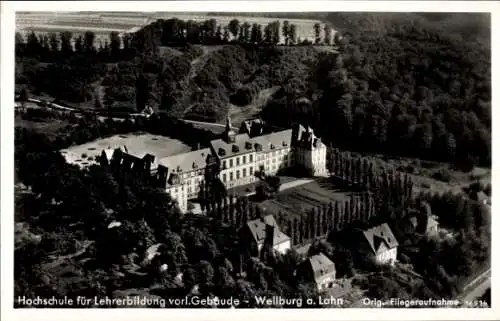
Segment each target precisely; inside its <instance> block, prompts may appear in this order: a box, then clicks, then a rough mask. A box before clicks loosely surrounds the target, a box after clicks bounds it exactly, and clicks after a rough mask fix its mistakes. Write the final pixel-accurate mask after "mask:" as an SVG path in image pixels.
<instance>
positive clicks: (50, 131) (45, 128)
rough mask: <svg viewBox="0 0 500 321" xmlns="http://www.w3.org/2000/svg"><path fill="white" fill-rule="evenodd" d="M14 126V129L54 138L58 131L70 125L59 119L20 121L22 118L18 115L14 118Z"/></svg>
mask: <svg viewBox="0 0 500 321" xmlns="http://www.w3.org/2000/svg"><path fill="white" fill-rule="evenodd" d="M14 124H15V126H16V127H19V128H26V129H30V130H34V131H36V132H38V133H43V134H45V135H47V136H49V137H51V136H56V135H57V134H58V131H59V130H61V129H63V128H64V127H66V126H68V125H71V124H70V123H69V122H68V121H66V120H61V119H50V120H43V121H33V120H26V119H22V117H21V116H19V115H16V116H15V120H14Z"/></svg>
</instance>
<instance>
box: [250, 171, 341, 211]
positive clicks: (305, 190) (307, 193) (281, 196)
mask: <svg viewBox="0 0 500 321" xmlns="http://www.w3.org/2000/svg"><path fill="white" fill-rule="evenodd" d="M349 194H350V192H348V191H345V190H341V189H338V188H336V187H335V186H333V185H332V184H331V183H330V181H329V180H328V179H327V178H317V179H315V181H313V182H311V183H308V184H304V185H301V186H298V187H295V188H290V189H287V190H285V191H283V192H280V193H278V195H277V196H276V198H275V199H268V200H265V201H263V202H260V203H258V204H259V206H260V207H261V208H262V209H263V210H264V211H265V212H268V213H273V214H277V213H279V212H281V213H283V214H285V213H286V214H287V215H290V216H299V215H302V214H303V213H304V211H307V210H309V209H311V208H313V207H317V206H318V205H320V204H329V203H330V202H331V201H346V200H348V199H350V195H349Z"/></svg>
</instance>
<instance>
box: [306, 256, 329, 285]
mask: <svg viewBox="0 0 500 321" xmlns="http://www.w3.org/2000/svg"><path fill="white" fill-rule="evenodd" d="M307 262H308V263H309V264H310V265H311V269H312V272H313V276H314V280H315V281H316V283H320V282H321V281H322V279H323V278H325V277H328V276H330V275H331V274H332V273H333V274H334V273H335V272H336V271H335V263H333V262H332V261H331V260H330V259H329V258H327V257H326V255H324V254H323V253H320V254H316V255H314V256H311V257H310V258H309V259H308V260H307Z"/></svg>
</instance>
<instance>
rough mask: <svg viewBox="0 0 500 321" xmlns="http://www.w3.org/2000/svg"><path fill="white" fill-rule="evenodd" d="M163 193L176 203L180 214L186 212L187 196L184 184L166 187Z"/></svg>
mask: <svg viewBox="0 0 500 321" xmlns="http://www.w3.org/2000/svg"><path fill="white" fill-rule="evenodd" d="M165 192H166V193H168V194H170V197H171V198H172V199H173V200H175V201H176V202H177V204H178V205H179V209H180V210H181V212H182V213H185V212H187V200H188V194H187V185H186V184H178V185H172V186H167V187H166V188H165Z"/></svg>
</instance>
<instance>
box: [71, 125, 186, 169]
mask: <svg viewBox="0 0 500 321" xmlns="http://www.w3.org/2000/svg"><path fill="white" fill-rule="evenodd" d="M116 148H122V150H125V151H126V152H128V153H129V154H131V155H134V156H136V157H138V158H142V157H144V156H145V155H146V154H151V155H154V156H155V157H156V159H157V160H158V159H161V158H164V157H168V156H173V155H177V154H181V153H186V152H189V151H191V147H190V146H188V145H185V144H183V143H182V142H180V141H179V140H177V139H172V138H169V137H166V136H160V135H151V134H142V133H134V134H126V135H115V136H111V137H107V138H101V139H97V140H95V141H92V142H89V143H86V144H82V145H75V146H71V147H69V148H66V149H63V150H61V154H62V155H63V156H64V158H65V159H66V161H67V162H68V163H70V164H75V165H79V166H82V167H85V166H90V165H92V164H96V156H100V155H101V153H102V151H103V150H105V149H108V150H114V149H116Z"/></svg>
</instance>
